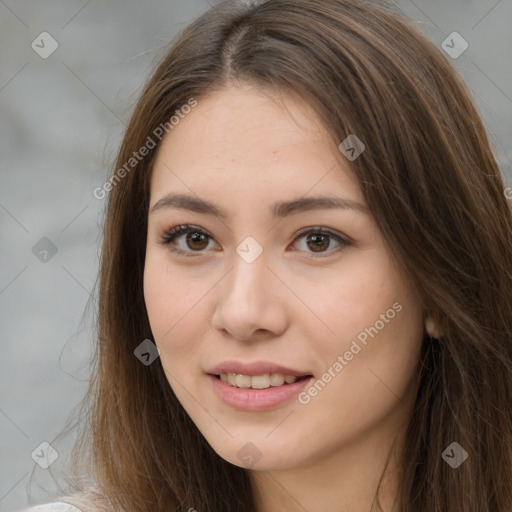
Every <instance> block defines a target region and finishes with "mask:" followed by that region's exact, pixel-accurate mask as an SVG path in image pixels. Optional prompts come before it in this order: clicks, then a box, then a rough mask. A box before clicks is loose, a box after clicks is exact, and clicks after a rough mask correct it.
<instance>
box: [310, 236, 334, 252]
mask: <svg viewBox="0 0 512 512" xmlns="http://www.w3.org/2000/svg"><path fill="white" fill-rule="evenodd" d="M310 241H312V242H313V243H314V244H315V245H314V246H313V247H310V248H311V249H313V250H314V251H315V252H320V251H317V250H316V249H320V250H323V249H327V247H328V246H329V240H328V238H327V236H326V235H310V236H309V237H308V242H310ZM318 242H320V244H318ZM322 242H323V243H322Z"/></svg>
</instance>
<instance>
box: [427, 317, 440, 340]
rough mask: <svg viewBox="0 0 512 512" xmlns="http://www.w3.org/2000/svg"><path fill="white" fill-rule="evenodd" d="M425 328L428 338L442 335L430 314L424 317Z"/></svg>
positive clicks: (437, 337)
mask: <svg viewBox="0 0 512 512" xmlns="http://www.w3.org/2000/svg"><path fill="white" fill-rule="evenodd" d="M425 330H426V331H427V334H428V335H429V337H430V338H436V339H439V338H440V337H441V336H442V335H443V334H442V332H441V331H440V329H438V327H437V326H436V324H435V322H434V320H432V317H430V316H428V317H427V318H426V319H425Z"/></svg>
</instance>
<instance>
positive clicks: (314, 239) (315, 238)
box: [294, 226, 352, 258]
mask: <svg viewBox="0 0 512 512" xmlns="http://www.w3.org/2000/svg"><path fill="white" fill-rule="evenodd" d="M306 235H307V236H306ZM301 239H304V243H303V244H302V247H303V248H304V250H305V251H306V252H308V251H307V249H311V250H312V253H310V255H309V257H310V258H325V257H327V256H331V255H332V254H335V253H338V252H340V251H342V250H343V249H344V248H345V247H347V246H349V245H352V244H351V242H350V241H349V240H347V239H345V238H343V237H342V236H341V235H339V234H337V233H334V232H332V231H330V230H328V229H325V228H323V227H322V226H319V227H316V228H304V229H302V230H300V231H299V233H298V234H297V236H296V237H295V239H294V243H295V242H296V241H297V240H301ZM332 240H334V241H335V242H336V243H337V244H338V246H337V247H336V248H334V249H332V250H329V251H327V249H328V248H329V247H330V246H331V245H332ZM316 254H318V256H317V255H316Z"/></svg>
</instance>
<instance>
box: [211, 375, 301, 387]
mask: <svg viewBox="0 0 512 512" xmlns="http://www.w3.org/2000/svg"><path fill="white" fill-rule="evenodd" d="M301 378H304V377H296V376H295V375H284V374H282V373H264V374H262V375H243V374H240V373H238V374H237V373H221V374H220V380H222V382H226V383H228V384H229V385H230V386H234V387H237V388H253V389H266V388H269V387H271V386H274V387H275V386H282V385H284V384H285V383H286V384H293V383H294V382H295V381H296V380H299V379H301Z"/></svg>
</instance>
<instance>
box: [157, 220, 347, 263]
mask: <svg viewBox="0 0 512 512" xmlns="http://www.w3.org/2000/svg"><path fill="white" fill-rule="evenodd" d="M188 233H200V234H203V235H206V236H207V237H209V238H210V239H213V237H212V236H211V235H210V234H209V233H208V232H207V231H204V230H203V229H200V228H197V227H195V226H191V225H189V224H183V225H180V226H175V227H173V228H171V229H169V230H168V231H166V232H165V233H164V234H163V236H162V237H161V239H160V241H159V243H160V244H161V245H165V246H168V248H169V250H171V251H172V252H175V253H177V254H180V255H183V256H186V257H197V256H200V255H201V253H202V252H204V251H183V250H182V249H177V248H176V247H170V245H171V243H172V242H174V240H175V239H176V238H177V237H178V236H180V235H184V234H188ZM309 233H313V234H315V235H328V236H330V237H332V238H334V239H335V240H336V241H337V242H339V243H340V244H341V245H340V247H338V248H336V249H333V250H330V251H326V252H324V253H310V254H312V255H311V256H309V257H310V258H326V257H328V256H331V255H332V254H336V253H338V252H340V251H342V250H343V249H345V247H348V246H350V245H352V244H351V242H349V241H348V240H346V239H345V238H343V237H341V236H340V235H338V234H336V233H334V232H332V231H330V230H326V229H324V228H323V227H321V226H318V227H313V228H311V227H309V228H303V229H301V230H300V231H299V232H298V233H297V235H296V236H295V238H294V239H293V242H292V243H295V242H296V241H297V240H299V239H300V238H302V237H303V236H304V235H307V234H309Z"/></svg>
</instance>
